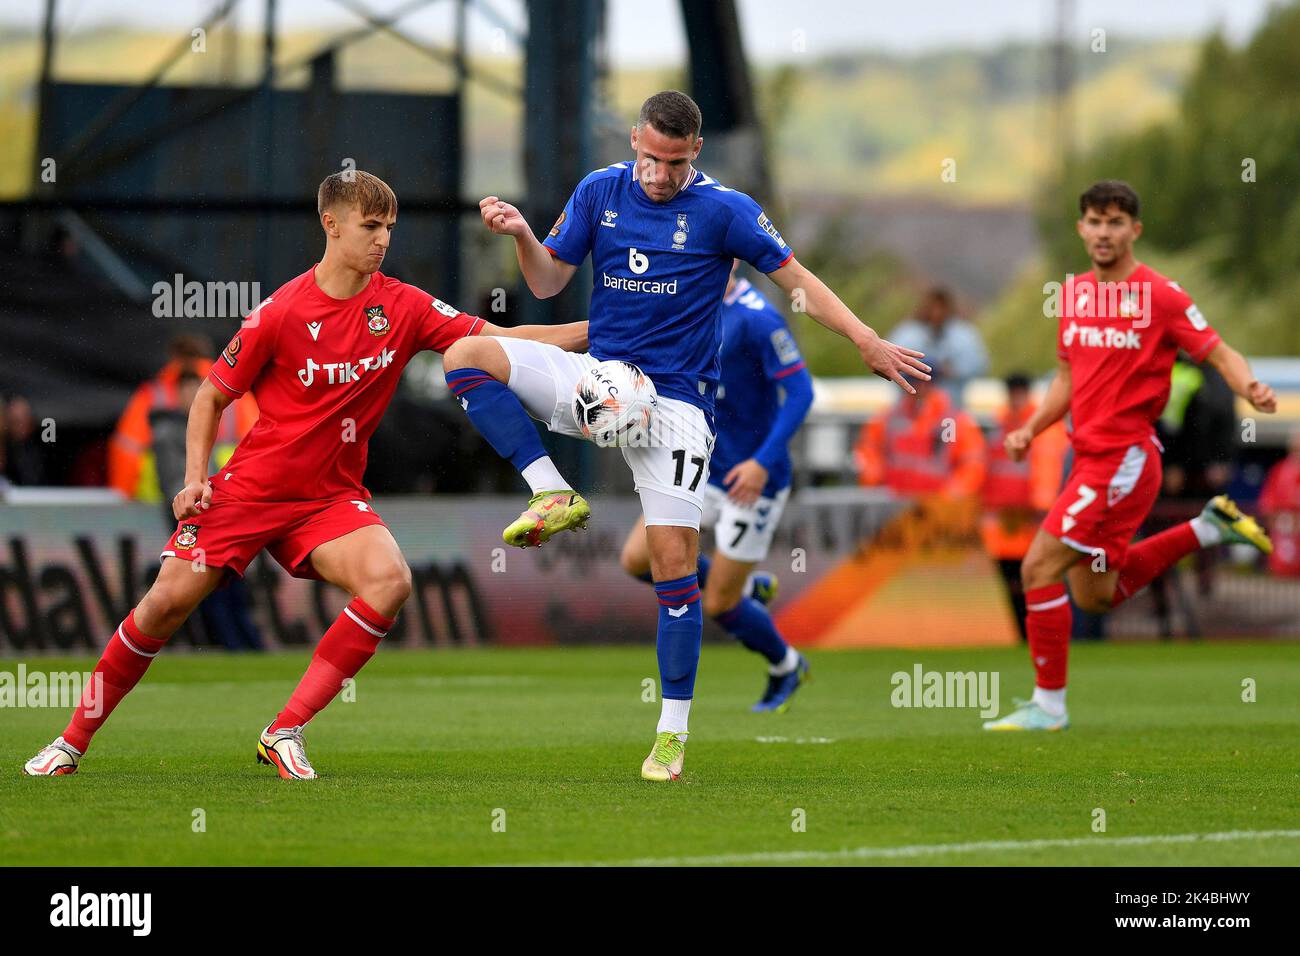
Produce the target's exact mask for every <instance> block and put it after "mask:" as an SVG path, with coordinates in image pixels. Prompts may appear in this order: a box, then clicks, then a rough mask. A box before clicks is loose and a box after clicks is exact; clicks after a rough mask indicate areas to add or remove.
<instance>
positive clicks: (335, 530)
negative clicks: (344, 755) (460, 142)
mask: <svg viewBox="0 0 1300 956" xmlns="http://www.w3.org/2000/svg"><path fill="white" fill-rule="evenodd" d="M317 208H318V213H319V215H320V223H321V228H322V229H323V230H324V232H325V237H326V241H325V255H324V256H323V257H322V259H321V261H320V262H319V263H318V264H317V265H315V266H314V267H313V268H311V269H309V270H308V271H306V272H304V273H303V274H302V275H300V276H298V277H297V278H296V279H293V280H292V281H290V282H288V283H286V284H285V285H284V286H282V287H281V288H279V289H277V290H276V291H275V292H274V293H273V294H272V295H270V296H268V297H267V298H266V300H265V301H263V302H262V303H261V304H260V305H259V306H258V307H257V308H256V309H255V310H253V312H251V313H250V314H249V315H248V317H247V318H246V319H245V320H244V321H243V322H242V323H241V326H240V329H239V331H238V332H237V333H236V334H235V336H234V337H233V338H232V339H231V340H230V343H229V344H228V345H227V346H226V348H225V349H224V350H223V351H222V353H221V357H220V358H219V359H218V360H217V361H216V362H214V363H213V364H212V369H211V371H210V372H209V375H208V379H207V380H206V381H205V382H204V383H203V385H202V386H201V387H200V389H199V392H198V394H197V395H196V396H195V399H194V402H193V404H192V406H191V409H190V417H189V424H188V427H187V431H186V475H185V487H184V488H183V489H181V491H180V492H179V493H178V494H177V495H176V497H175V499H174V500H173V503H172V510H173V513H174V514H175V516H176V518H177V527H176V531H175V532H174V533H173V534H172V537H171V540H170V541H169V542H168V544H167V546H166V548H165V549H164V550H163V551H162V561H163V564H162V568H161V569H160V571H159V573H158V577H157V579H156V580H155V581H154V583H153V585H152V586H151V587H150V588H149V591H148V593H147V594H145V596H144V598H143V599H142V600H141V601H140V603H139V604H138V605H136V607H134V608H133V609H132V610H131V612H130V613H129V614H127V616H126V619H125V620H123V621H122V623H121V624H120V625H119V626H118V628H117V630H116V631H115V632H114V634H113V636H112V637H111V638H110V639H109V642H108V645H107V646H106V648H105V650H104V653H103V655H102V656H101V658H100V660H99V663H98V664H97V665H96V667H95V671H94V674H93V677H92V680H91V682H90V685H89V687H88V688H87V690H86V693H85V694H84V695H83V697H82V700H81V703H80V704H79V705H78V707H77V708H76V710H75V711H74V712H73V715H72V720H71V722H70V723H69V724H68V726H67V728H66V729H65V730H64V732H63V734H62V735H61V736H59V737H58V738H56V739H55V740H54V742H53V743H51V744H50V745H49V746H47V747H45V748H43V749H42V750H41V751H40V752H39V753H38V754H37V755H36V756H35V757H33V758H32V759H31V760H29V761H28V762H27V763H26V765H25V766H24V767H23V771H24V772H25V773H27V774H28V775H31V776H58V775H63V774H69V773H75V772H76V770H77V768H78V766H79V764H80V761H81V757H82V756H83V755H84V754H85V752H86V748H87V746H88V745H89V743H90V740H91V737H92V736H93V735H94V733H95V732H96V731H97V730H98V729H99V728H100V727H101V726H102V725H103V723H104V722H105V721H106V720H107V719H108V716H109V714H111V713H112V711H113V709H114V708H115V707H116V706H117V704H118V703H120V701H121V700H122V699H123V698H124V697H125V696H126V695H127V693H129V692H130V690H131V689H132V688H133V687H134V686H135V685H136V684H137V683H138V682H139V680H140V679H141V678H142V677H143V676H144V673H145V670H146V669H147V668H148V666H149V663H150V661H151V660H152V659H153V658H154V657H156V656H157V655H158V653H159V652H160V651H161V650H162V648H163V646H164V645H165V644H166V643H167V640H168V638H170V637H171V635H172V633H173V632H175V630H176V629H177V628H178V627H179V626H180V625H181V624H182V623H183V622H184V621H185V619H186V618H187V617H189V615H190V613H191V612H192V611H193V610H194V609H195V608H196V607H197V606H198V605H199V603H200V602H201V601H202V600H203V599H204V598H205V597H207V595H208V594H210V593H211V592H212V591H213V590H214V589H215V588H216V587H218V586H219V585H220V584H221V582H222V580H223V579H224V578H225V577H226V576H227V575H229V574H237V575H242V574H243V572H244V570H245V568H247V566H248V563H249V562H250V561H251V560H252V559H253V557H254V556H256V554H257V553H258V552H259V551H261V550H262V549H263V548H265V549H266V550H267V551H268V552H269V553H270V554H271V556H272V557H274V558H275V560H276V561H278V562H279V563H280V564H281V565H282V566H283V567H284V568H285V569H286V570H287V571H288V572H289V573H290V574H292V575H294V576H296V577H303V578H318V579H321V580H324V581H328V582H330V583H332V584H335V585H338V586H339V587H341V588H343V589H344V590H345V591H346V592H347V593H348V594H349V595H350V596H351V600H350V601H349V603H348V604H347V606H346V607H345V608H344V609H343V613H342V614H340V615H339V617H338V619H337V620H336V621H335V622H334V623H333V624H332V625H331V626H330V628H329V630H327V631H326V632H325V634H324V636H323V637H322V638H321V640H320V643H319V644H318V645H317V647H316V649H315V652H314V653H313V655H312V658H311V661H310V663H309V664H308V667H307V671H306V673H305V674H304V675H303V677H302V680H301V681H300V682H299V684H298V686H297V688H296V689H295V690H294V691H293V693H292V695H291V696H290V697H289V699H288V701H287V702H286V703H285V705H284V706H283V707H282V709H281V710H280V711H279V713H278V714H277V715H276V717H275V719H274V720H272V721H271V723H270V724H268V725H267V726H266V729H265V730H263V731H262V733H261V735H260V737H259V739H258V742H257V758H258V760H259V762H261V763H265V764H268V765H270V766H272V767H273V768H274V769H275V770H276V771H277V772H278V773H279V775H280V776H281V777H283V778H285V779H290V780H308V779H313V778H315V777H316V772H315V770H314V769H313V768H312V765H311V763H310V762H309V761H308V760H307V754H306V749H305V745H304V742H303V727H304V726H305V725H306V724H307V722H308V721H310V720H311V719H312V717H314V716H315V715H316V714H317V713H318V712H319V711H320V710H321V709H323V708H324V707H325V706H326V705H327V704H328V703H329V702H330V701H331V700H333V699H334V697H335V695H336V694H337V693H338V692H339V690H340V689H341V688H342V687H343V684H344V682H345V681H347V680H348V679H350V678H352V677H354V676H355V675H356V674H357V672H358V671H360V669H361V668H362V667H363V666H364V665H365V663H366V662H367V661H368V660H369V659H370V658H371V657H372V656H373V655H374V653H375V651H376V650H377V648H378V646H379V643H380V641H381V640H382V639H383V637H384V636H385V634H386V633H387V632H388V629H389V628H390V627H391V626H392V624H393V620H394V618H395V616H396V614H397V612H398V610H400V608H401V606H402V604H403V603H404V602H405V600H406V598H407V596H408V595H409V594H410V590H411V571H410V568H408V567H407V565H406V561H405V559H404V558H403V557H402V554H401V551H400V550H398V547H397V543H396V541H394V540H393V536H392V534H391V533H390V532H389V530H388V528H387V527H385V525H384V522H383V519H382V518H381V517H380V516H379V515H378V514H377V513H376V512H375V510H374V508H373V507H372V506H371V504H370V493H369V492H368V491H366V489H365V487H364V486H363V485H362V483H361V482H362V477H363V475H364V473H365V469H366V450H367V445H368V442H369V440H370V437H371V435H373V434H374V431H375V428H376V426H377V425H378V424H379V420H380V419H381V418H382V417H383V414H384V412H385V410H386V409H387V408H388V404H389V402H390V400H391V399H392V397H393V392H394V390H395V389H396V388H397V384H398V379H399V377H400V376H401V374H402V370H403V369H404V368H405V367H406V364H407V363H408V362H409V361H410V360H411V358H412V357H413V356H414V355H415V354H416V353H418V352H420V351H422V350H424V349H432V350H435V351H438V352H442V351H444V350H446V349H447V347H448V346H450V345H451V344H452V343H453V342H455V341H456V340H458V339H460V338H463V337H465V336H470V335H479V334H484V335H498V336H506V337H517V338H532V339H536V340H537V341H541V342H546V343H548V344H551V345H556V346H558V347H560V348H564V349H569V350H573V349H583V348H585V347H586V345H587V323H586V322H577V323H570V324H569V325H560V326H522V327H519V328H513V329H502V328H498V327H497V326H494V325H492V324H491V323H488V322H485V321H484V320H483V319H480V318H476V317H474V316H471V315H466V314H465V313H463V312H461V311H460V310H458V309H456V308H454V307H452V306H450V305H448V304H447V303H445V302H443V301H441V300H440V299H438V298H436V297H434V296H432V295H430V294H429V293H427V292H424V291H421V290H420V289H418V288H416V287H415V286H412V285H407V284H406V283H403V282H399V281H398V280H396V279H393V278H390V277H388V276H385V275H384V274H383V273H381V272H380V271H379V267H380V265H381V264H382V263H383V260H384V256H385V255H386V253H387V251H388V246H389V241H390V238H391V234H392V230H393V226H394V224H395V223H396V221H397V198H396V196H395V195H394V194H393V191H392V190H391V189H390V188H389V187H388V185H387V184H386V183H384V182H383V180H381V179H379V178H378V177H375V176H372V175H370V174H369V173H365V172H362V171H360V170H355V171H347V172H341V173H335V174H334V175H332V176H329V177H327V178H326V179H325V181H324V182H323V183H321V185H320V189H319V190H318V193H317ZM249 391H251V392H252V393H253V395H254V396H255V397H256V399H257V403H258V408H259V410H260V412H261V417H260V418H259V419H258V421H257V424H256V425H255V426H254V427H253V429H252V430H251V431H249V433H248V434H247V435H246V436H245V437H244V439H243V440H242V441H241V442H240V443H239V446H238V447H237V448H236V449H235V452H234V454H233V455H232V456H231V458H230V460H229V461H228V462H227V463H226V466H225V467H224V468H222V469H221V471H220V472H218V473H217V474H215V475H208V474H207V463H208V461H209V457H210V455H211V451H212V445H213V442H214V441H215V438H216V434H217V426H218V423H219V422H220V419H221V413H222V411H224V409H225V407H226V406H227V405H229V404H230V403H231V402H233V401H234V400H235V399H237V398H239V397H240V396H241V395H243V394H244V393H245V392H249ZM172 559H178V560H172Z"/></svg>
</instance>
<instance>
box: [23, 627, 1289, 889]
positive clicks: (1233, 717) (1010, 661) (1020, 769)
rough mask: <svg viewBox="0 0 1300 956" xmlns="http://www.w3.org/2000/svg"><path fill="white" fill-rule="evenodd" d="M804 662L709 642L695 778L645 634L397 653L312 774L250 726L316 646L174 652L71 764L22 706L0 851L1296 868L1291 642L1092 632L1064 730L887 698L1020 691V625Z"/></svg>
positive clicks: (317, 733)
mask: <svg viewBox="0 0 1300 956" xmlns="http://www.w3.org/2000/svg"><path fill="white" fill-rule="evenodd" d="M810 659H811V661H812V665H813V676H814V680H813V682H812V683H811V684H810V685H808V686H807V687H806V688H805V689H804V690H802V691H801V692H800V693H799V695H798V696H797V698H796V699H795V703H794V706H793V707H792V709H791V710H790V711H789V712H788V713H786V714H783V715H771V714H751V713H750V712H749V706H750V704H751V703H752V702H753V701H754V699H755V698H756V697H757V695H758V692H759V691H760V689H761V687H762V683H763V671H762V668H761V666H760V664H761V662H760V661H758V660H757V659H756V658H755V657H754V656H753V655H750V654H748V653H747V652H745V651H743V650H742V649H739V648H737V647H731V646H725V645H714V644H710V645H706V647H705V650H704V658H703V662H702V667H701V675H700V678H699V682H698V686H697V702H696V704H695V707H694V710H693V712H692V714H691V729H692V732H693V733H692V737H691V742H690V746H689V747H688V748H687V754H686V773H685V776H684V778H683V780H682V781H679V782H677V783H674V784H652V783H648V782H645V781H643V780H641V779H640V776H639V768H640V763H641V760H642V758H643V757H644V756H645V754H646V752H647V751H648V749H649V746H650V742H651V738H652V735H653V730H654V725H655V721H656V718H657V715H658V710H659V707H658V704H657V703H647V702H643V700H642V681H643V680H644V679H645V678H649V677H654V676H655V663H654V651H653V649H652V648H648V647H637V648H602V649H586V648H583V649H546V650H499V649H494V650H476V651H440V652H420V651H392V652H387V653H384V652H381V653H380V654H379V655H378V656H377V657H376V658H375V660H374V661H372V663H371V664H370V666H368V667H367V668H366V670H365V671H363V672H362V674H361V675H360V678H359V680H358V682H357V686H356V700H355V702H344V701H342V700H339V701H336V702H335V703H334V704H332V705H331V706H330V708H329V709H328V710H327V711H325V712H324V713H323V714H322V715H321V716H320V717H318V718H317V719H316V720H315V721H314V722H313V723H312V726H311V727H310V729H309V732H308V735H307V742H308V747H309V751H308V752H309V754H310V756H311V758H312V760H313V762H314V763H315V765H316V768H317V770H318V772H320V773H321V775H322V777H321V779H320V780H318V781H315V782H313V783H307V784H302V783H297V784H295V783H291V782H285V781H281V780H280V779H279V778H278V777H276V775H275V774H274V772H273V771H271V770H270V769H269V768H266V767H261V766H258V765H257V764H256V763H255V756H254V747H255V743H256V737H257V733H258V731H259V730H260V729H261V728H262V726H263V725H264V724H265V723H266V722H267V721H268V720H269V719H270V718H271V717H272V716H273V715H274V713H275V711H276V709H277V708H278V706H279V705H280V704H281V703H282V702H283V701H284V699H285V698H286V696H287V695H288V693H289V691H290V690H291V689H292V687H293V684H294V682H295V681H296V680H297V677H298V676H299V674H300V673H301V671H302V668H303V665H304V663H305V660H306V655H305V654H302V653H299V654H276V655H267V656H227V655H224V654H221V653H199V654H192V655H188V656H186V655H181V654H176V655H172V656H167V655H164V656H163V657H162V658H160V659H159V660H158V661H157V662H156V663H155V664H154V666H153V668H152V669H151V671H150V673H149V675H148V676H147V677H146V679H145V681H144V682H143V683H142V684H141V686H140V687H139V688H138V689H137V691H136V692H135V693H133V694H132V695H131V696H130V697H129V698H128V699H127V700H126V701H125V702H124V703H123V704H122V706H121V707H120V708H119V709H118V712H117V713H116V714H114V716H113V719H112V720H111V721H110V722H109V723H108V725H107V726H106V728H105V729H104V730H103V731H102V732H101V733H100V734H99V736H98V737H97V739H96V740H95V743H94V746H93V747H92V749H91V751H90V754H89V755H88V756H87V758H86V759H85V760H84V762H83V764H82V769H81V771H80V772H79V773H77V774H75V775H73V776H70V777H61V778H47V779H28V778H25V777H23V776H21V775H20V774H19V767H20V766H21V764H22V762H23V761H24V760H26V759H27V758H28V757H30V756H31V755H32V754H33V753H35V752H36V750H37V749H39V748H40V747H41V746H42V745H44V744H45V743H48V742H49V740H50V739H51V738H52V737H53V736H55V735H56V734H57V733H58V732H59V731H60V730H61V729H62V727H63V725H64V722H65V720H66V716H67V715H66V712H65V711H63V710H61V709H60V710H50V709H44V710H39V709H25V708H24V709H4V710H0V761H2V762H3V765H2V766H0V862H3V863H4V864H29V865H47V864H48V865H74V866H81V865H102V864H124V865H172V864H175V865H229V864H312V865H349V864H515V863H547V864H549V863H590V862H603V863H627V862H637V863H653V862H664V863H683V862H684V863H690V862H709V863H782V862H789V863H799V864H804V863H808V864H816V863H837V862H850V863H870V864H876V863H880V864H958V865H972V864H1064V865H1141V864H1154V865H1163V864H1196V865H1238V864H1240V865H1251V864H1297V863H1300V830H1297V829H1295V828H1297V827H1300V813H1298V812H1297V809H1296V808H1297V806H1300V804H1298V803H1297V797H1296V795H1297V793H1298V792H1300V751H1298V750H1297V748H1296V731H1297V717H1300V707H1298V706H1297V701H1300V647H1297V646H1296V645H1286V644H1268V645H1265V644H1256V643H1250V644H1242V643H1232V644H1229V643H1207V644H1199V645H1191V644H1176V645H1141V646H1139V645H1128V646H1124V645H1111V646H1104V645H1103V646H1096V645H1085V646H1082V647H1078V646H1076V648H1075V649H1074V653H1073V659H1072V662H1071V664H1072V667H1071V677H1072V687H1071V691H1070V711H1071V717H1072V719H1073V721H1074V727H1073V728H1072V729H1070V730H1068V731H1066V732H1064V733H1057V734H1050V735H1046V734H988V733H984V732H982V731H981V730H980V718H979V716H978V713H977V712H976V711H975V710H957V709H930V710H924V709H896V708H894V707H893V706H892V705H891V703H890V693H891V690H892V687H891V684H890V675H891V674H892V673H894V672H895V671H900V670H902V671H909V672H910V671H911V669H912V667H913V665H914V664H915V663H917V662H920V663H921V664H923V665H924V667H925V668H926V669H928V670H940V671H948V670H960V671H966V670H986V671H997V672H999V673H1000V676H1001V698H1002V703H1003V708H1004V711H1005V709H1006V708H1007V707H1008V706H1009V705H1010V698H1011V696H1012V695H1013V694H1026V693H1027V691H1028V689H1029V687H1030V685H1031V671H1030V667H1029V662H1028V660H1027V658H1026V655H1025V653H1024V652H1023V651H1022V650H1020V649H1007V650H981V651H960V652H957V651H952V652H935V651H925V652H919V651H861V652H822V653H816V654H813V655H811V658H810ZM27 664H28V669H29V670H31V669H35V668H40V669H43V670H59V669H75V670H84V669H88V668H89V667H90V666H91V662H90V661H88V660H85V659H82V660H54V659H38V660H34V661H28V662H27ZM0 669H5V670H9V671H13V670H15V662H14V661H7V662H0ZM1245 678H1253V679H1254V681H1255V682H1256V688H1257V691H1256V692H1257V701H1256V702H1254V703H1247V702H1243V701H1242V681H1243V680H1244V679H1245ZM1097 808H1100V809H1102V810H1104V811H1105V815H1106V816H1105V822H1106V829H1105V832H1104V833H1099V832H1094V819H1095V814H1094V811H1095V810H1096V809H1097ZM198 809H201V810H202V811H203V819H204V823H205V825H206V829H205V832H195V831H194V822H195V820H196V816H195V813H194V811H195V810H198ZM797 810H802V811H803V814H802V820H803V823H804V827H803V831H802V832H796V831H797V829H798V828H797V827H796V826H795V825H794V824H795V823H797V822H798V820H799V819H800V815H799V814H797V813H796V811H797ZM500 811H504V814H502V813H501V812H500ZM494 823H495V827H494ZM502 824H504V831H503V832H502V830H501V828H502ZM1279 830H1280V831H1285V832H1283V833H1281V834H1274V835H1272V836H1268V837H1265V836H1252V835H1249V834H1248V833H1243V832H1242V831H1251V832H1253V833H1258V832H1259V831H1279ZM1225 832H1233V833H1235V835H1234V836H1233V837H1231V838H1229V839H1214V840H1206V839H1203V838H1199V837H1196V836H1190V835H1203V834H1210V833H1225ZM1147 837H1160V838H1161V839H1159V840H1155V841H1150V840H1147V839H1146V838H1147ZM1169 837H1179V838H1180V839H1166V838H1169ZM1042 841H1047V842H1042ZM972 844H975V845H974V846H972ZM985 844H992V845H991V846H986V845H985ZM944 847H947V849H944ZM864 848H865V849H864Z"/></svg>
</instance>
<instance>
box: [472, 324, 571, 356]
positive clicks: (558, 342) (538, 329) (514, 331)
mask: <svg viewBox="0 0 1300 956" xmlns="http://www.w3.org/2000/svg"><path fill="white" fill-rule="evenodd" d="M479 335H501V336H505V337H506V338H511V339H532V340H533V341H534V342H545V343H546V344H547V345H555V346H558V347H559V348H562V349H564V350H565V351H566V352H585V351H587V323H586V322H566V323H565V324H564V325H517V326H515V327H514V328H510V329H506V328H502V327H501V326H499V325H493V324H491V323H490V322H488V323H485V324H484V325H483V330H482V331H481V332H479Z"/></svg>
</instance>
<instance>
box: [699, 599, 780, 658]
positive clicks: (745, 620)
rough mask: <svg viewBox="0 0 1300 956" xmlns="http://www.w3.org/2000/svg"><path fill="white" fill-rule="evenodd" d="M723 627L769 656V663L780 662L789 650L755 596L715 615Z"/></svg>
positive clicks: (748, 645) (757, 650)
mask: <svg viewBox="0 0 1300 956" xmlns="http://www.w3.org/2000/svg"><path fill="white" fill-rule="evenodd" d="M714 620H715V621H717V622H718V623H719V624H721V625H722V629H723V630H724V631H726V632H727V633H728V634H730V635H731V636H732V637H734V638H735V639H736V640H738V641H740V643H742V644H744V645H745V646H746V647H748V648H749V649H750V650H751V651H756V652H757V653H759V654H762V655H763V656H764V657H766V658H767V660H768V663H770V664H780V663H781V662H782V661H783V660H785V655H786V652H787V651H788V650H789V649H790V645H788V644H787V643H786V642H785V641H784V640H783V639H782V638H781V635H780V634H779V633H777V630H776V624H775V622H773V620H772V615H770V614H768V613H767V611H766V609H765V608H764V607H763V605H761V604H759V603H758V602H757V601H755V600H754V599H753V598H741V599H740V603H739V604H737V605H736V606H735V607H733V608H732V609H731V610H730V611H727V612H726V613H724V614H719V615H718V616H717V617H715V618H714Z"/></svg>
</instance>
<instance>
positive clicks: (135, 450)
mask: <svg viewBox="0 0 1300 956" xmlns="http://www.w3.org/2000/svg"><path fill="white" fill-rule="evenodd" d="M212 351H213V349H212V343H211V342H210V341H209V340H208V339H207V338H206V337H205V336H201V335H178V336H176V337H175V338H173V339H172V340H171V342H169V343H168V344H167V357H168V361H167V364H166V365H164V366H163V367H162V369H161V370H160V371H159V372H158V374H157V375H156V376H154V377H153V378H152V379H150V380H149V381H148V382H145V383H144V384H143V385H141V386H140V387H139V388H137V389H136V390H135V392H134V394H132V396H131V400H130V401H129V402H127V406H126V410H125V411H124V412H123V413H122V417H121V418H120V419H118V422H117V428H116V429H115V430H114V432H113V437H112V439H111V440H110V441H109V446H108V483H109V485H110V486H111V487H113V488H116V489H117V490H118V491H120V492H121V493H122V494H123V495H125V496H126V497H128V498H134V499H136V500H137V501H151V502H160V501H164V499H166V501H170V500H171V495H172V494H174V492H175V489H170V488H168V489H166V492H165V493H164V491H163V490H162V489H160V486H159V481H158V473H157V468H156V466H155V464H154V460H153V453H152V451H151V449H152V446H153V435H152V432H151V430H150V427H149V418H150V416H151V415H152V414H153V413H154V412H157V411H163V410H173V411H174V410H176V409H177V408H180V407H181V405H180V395H179V390H178V384H177V383H178V379H179V378H180V374H181V370H182V369H183V368H185V367H191V368H193V370H194V372H195V373H196V374H198V375H199V376H200V377H202V376H205V375H207V374H208V369H209V368H211V366H212ZM185 407H186V408H188V406H185ZM256 421H257V404H256V402H254V401H253V398H252V396H251V395H245V396H243V397H242V398H240V399H239V400H238V401H236V402H234V403H233V404H232V406H231V407H230V408H229V409H228V410H227V411H226V413H225V414H224V415H223V416H222V417H221V429H220V431H219V432H218V434H217V445H216V448H217V466H218V467H220V466H221V465H223V464H225V462H226V460H227V459H228V458H229V457H230V455H231V453H232V452H233V451H234V450H235V445H237V444H238V443H239V439H241V438H242V437H243V436H244V435H245V434H246V433H247V432H248V430H249V429H250V428H252V427H253V423H254V422H256ZM164 487H165V486H164Z"/></svg>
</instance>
